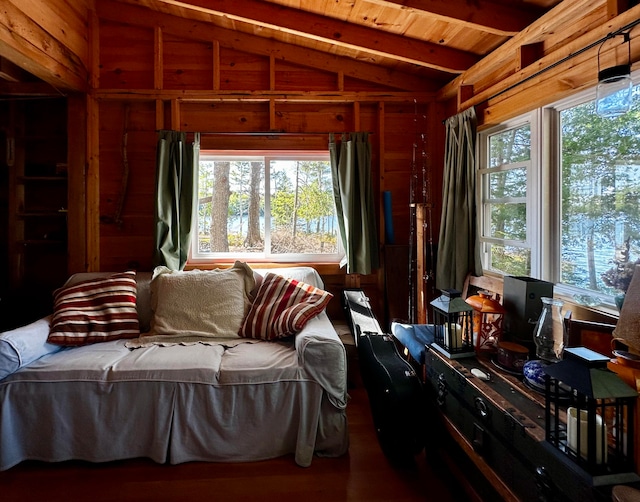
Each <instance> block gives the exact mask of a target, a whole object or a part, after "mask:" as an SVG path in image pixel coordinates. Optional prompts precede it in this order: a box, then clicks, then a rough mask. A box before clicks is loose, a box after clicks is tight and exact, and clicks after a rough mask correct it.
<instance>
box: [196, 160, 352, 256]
mask: <svg viewBox="0 0 640 502" xmlns="http://www.w3.org/2000/svg"><path fill="white" fill-rule="evenodd" d="M196 224H197V232H194V243H193V245H192V258H193V259H195V260H198V259H200V260H210V259H220V260H225V259H228V260H231V259H243V260H249V261H251V260H256V261H259V260H268V261H276V262H278V261H311V262H319V261H324V262H338V261H340V259H341V257H342V256H343V254H344V253H343V252H342V249H341V242H340V238H339V234H338V224H337V219H336V213H335V205H334V201H333V185H332V180H331V165H330V162H329V154H328V152H311V153H309V152H264V153H261V152H213V151H203V152H201V155H200V163H199V171H198V214H197V223H196Z"/></svg>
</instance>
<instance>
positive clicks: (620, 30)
mask: <svg viewBox="0 0 640 502" xmlns="http://www.w3.org/2000/svg"><path fill="white" fill-rule="evenodd" d="M638 24H640V19H636V20H635V21H632V22H630V23H629V24H627V25H625V26H623V27H622V28H618V29H617V30H615V31H612V32H610V33H607V35H605V36H604V37H601V38H600V39H599V40H596V41H595V42H591V43H590V44H589V45H587V46H585V47H583V48H582V49H580V50H577V51H576V52H572V53H571V54H568V55H567V56H565V57H563V58H562V59H559V60H558V61H556V62H555V63H552V64H550V65H549V66H547V67H545V68H542V69H541V70H538V71H537V72H535V73H532V74H531V75H529V76H528V77H525V78H523V79H522V80H520V81H518V82H516V83H514V84H511V85H510V86H509V87H506V88H504V89H502V90H501V91H499V92H497V93H495V94H493V95H492V96H489V97H488V98H486V99H483V100H482V101H480V102H479V103H477V105H479V104H482V103H486V102H488V101H490V100H492V99H495V98H497V97H498V96H500V95H502V94H504V93H505V92H509V91H511V90H513V89H515V88H516V87H518V86H520V85H522V84H524V83H525V82H528V81H529V80H531V79H534V78H536V77H537V76H539V75H542V74H543V73H546V72H547V71H549V70H552V69H553V68H555V67H556V66H559V65H561V64H562V63H566V62H567V61H570V60H571V59H573V58H575V57H576V56H579V55H580V54H582V53H584V52H586V51H588V50H590V49H593V48H594V47H596V46H598V45H600V44H603V43H604V42H606V41H607V40H609V39H612V38H614V37H617V36H618V35H620V34H622V33H624V32H625V31H631V29H633V28H635V27H636V26H637V25H638ZM477 105H476V106H477ZM445 122H446V119H445V120H443V121H442V123H443V124H444V123H445Z"/></svg>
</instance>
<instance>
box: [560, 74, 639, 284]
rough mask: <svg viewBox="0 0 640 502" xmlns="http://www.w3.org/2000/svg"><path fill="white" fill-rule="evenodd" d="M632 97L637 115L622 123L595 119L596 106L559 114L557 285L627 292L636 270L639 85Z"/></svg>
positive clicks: (584, 105)
mask: <svg viewBox="0 0 640 502" xmlns="http://www.w3.org/2000/svg"><path fill="white" fill-rule="evenodd" d="M633 94H634V106H633V109H632V110H631V111H630V112H629V113H627V114H625V115H623V116H621V117H617V118H603V117H599V116H598V115H596V113H595V103H594V101H593V100H591V101H588V102H585V103H581V104H578V105H572V106H568V107H566V108H560V107H559V108H558V109H557V113H558V115H559V141H560V144H561V150H560V152H561V155H560V166H559V168H560V173H561V174H560V176H561V182H562V185H561V186H562V197H561V201H562V202H561V208H560V212H561V214H562V220H561V226H560V242H559V244H560V275H559V278H558V279H559V282H561V283H562V284H564V285H568V286H571V287H576V288H580V289H586V290H589V291H590V292H595V293H597V294H604V295H614V294H616V293H617V292H619V291H620V290H623V289H624V290H626V287H627V286H628V284H625V282H626V281H627V279H628V280H630V279H631V277H630V274H631V273H632V270H633V269H632V267H629V271H628V273H627V272H626V271H625V270H624V265H625V264H628V263H632V262H635V261H636V260H637V258H638V253H639V252H640V86H635V88H634V90H633ZM618 268H620V270H618ZM626 275H628V278H627V277H625V276H626Z"/></svg>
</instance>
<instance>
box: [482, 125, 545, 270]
mask: <svg viewBox="0 0 640 502" xmlns="http://www.w3.org/2000/svg"><path fill="white" fill-rule="evenodd" d="M536 123H537V122H536V121H535V117H534V116H527V117H525V118H524V119H521V120H520V121H516V122H515V123H509V124H505V125H504V126H502V127H500V128H496V129H493V130H491V131H490V132H488V133H486V134H483V135H481V137H482V138H483V141H482V144H481V146H480V163H479V170H478V177H479V179H478V187H479V193H480V197H479V200H480V201H481V211H480V221H481V223H480V242H481V244H482V256H483V266H484V267H485V268H486V269H488V270H493V271H496V272H499V273H502V274H506V275H531V274H532V272H533V271H532V249H531V248H532V241H533V240H534V237H535V235H534V234H533V230H532V229H533V226H532V225H531V224H530V223H529V220H530V218H531V216H532V212H531V206H532V204H533V201H532V200H531V196H532V191H531V189H530V188H529V184H530V180H531V179H532V178H533V173H534V171H533V170H534V167H535V161H536V155H535V150H534V149H533V148H532V139H533V140H535V125H536ZM532 130H533V132H534V133H533V135H532Z"/></svg>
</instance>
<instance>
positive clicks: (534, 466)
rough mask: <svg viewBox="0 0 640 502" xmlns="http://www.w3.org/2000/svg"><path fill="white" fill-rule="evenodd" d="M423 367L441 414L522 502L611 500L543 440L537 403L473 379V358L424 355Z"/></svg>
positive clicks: (496, 380) (499, 384)
mask: <svg viewBox="0 0 640 502" xmlns="http://www.w3.org/2000/svg"><path fill="white" fill-rule="evenodd" d="M426 364H427V368H426V373H427V380H428V382H429V383H430V385H431V386H432V390H433V391H434V394H435V399H436V404H437V407H438V409H439V410H440V412H441V413H442V414H443V415H444V416H445V417H446V419H447V420H448V421H449V422H450V423H451V424H452V425H453V426H454V427H455V429H456V430H457V431H458V432H459V433H460V434H461V435H462V436H463V437H464V438H465V439H466V441H467V442H468V443H469V444H471V445H472V446H473V449H474V451H475V453H476V454H477V455H478V456H479V457H481V459H482V461H483V462H484V463H485V464H486V465H487V466H488V467H489V468H490V469H491V470H493V471H494V472H495V474H496V475H497V476H498V477H499V478H500V479H501V480H502V482H503V483H505V484H506V485H507V486H509V487H510V489H511V490H512V491H513V492H514V493H515V494H517V496H518V497H519V498H520V499H521V500H523V501H532V502H533V501H540V500H549V501H559V502H560V501H571V500H580V501H592V500H593V501H595V500H610V491H609V490H607V489H602V490H600V491H598V490H595V489H594V488H593V487H591V486H590V484H589V483H588V480H587V479H586V478H585V477H584V475H582V474H581V471H580V470H579V469H578V467H577V466H575V465H574V464H572V463H571V462H568V461H567V460H566V459H564V458H562V457H561V456H560V455H558V454H556V452H555V451H554V450H553V448H552V447H551V446H550V445H549V444H548V443H547V442H546V441H545V440H544V408H543V407H542V406H541V404H540V403H539V402H536V401H535V400H532V399H530V398H529V397H527V396H526V395H524V394H522V393H521V392H520V391H519V390H518V388H517V386H514V385H511V384H510V382H509V381H507V380H504V379H502V378H500V376H499V375H498V374H496V373H495V372H491V373H493V375H492V380H491V381H490V382H485V381H483V380H480V379H478V378H476V377H474V376H473V375H472V374H471V371H470V370H471V368H473V367H480V365H479V364H478V363H477V361H476V360H475V358H470V359H460V360H455V361H451V360H448V359H447V358H445V357H444V356H443V355H441V354H440V353H438V352H437V351H434V350H429V351H427V356H426ZM482 369H483V370H485V371H489V370H487V368H486V367H483V368H482Z"/></svg>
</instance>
